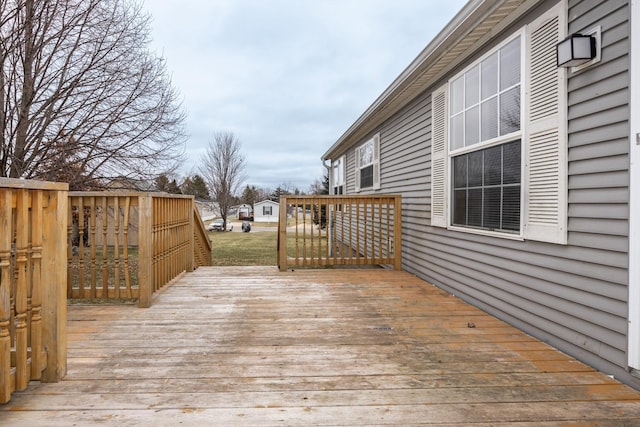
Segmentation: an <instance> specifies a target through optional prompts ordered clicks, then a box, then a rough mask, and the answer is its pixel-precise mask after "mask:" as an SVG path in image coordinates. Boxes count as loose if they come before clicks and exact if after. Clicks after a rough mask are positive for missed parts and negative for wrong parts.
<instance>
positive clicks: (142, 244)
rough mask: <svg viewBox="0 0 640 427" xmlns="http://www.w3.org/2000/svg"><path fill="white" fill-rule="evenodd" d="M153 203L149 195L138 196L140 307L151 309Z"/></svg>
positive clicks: (152, 286) (152, 289)
mask: <svg viewBox="0 0 640 427" xmlns="http://www.w3.org/2000/svg"><path fill="white" fill-rule="evenodd" d="M152 201H153V198H152V197H151V195H149V194H141V195H139V196H138V209H139V214H138V215H139V216H138V218H139V224H138V287H139V292H140V295H139V297H138V307H140V308H148V307H151V297H152V296H153V291H154V285H153V280H154V279H153V243H152V242H153V236H152V232H153V230H152V222H151V220H152Z"/></svg>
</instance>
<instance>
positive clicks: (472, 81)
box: [464, 65, 480, 108]
mask: <svg viewBox="0 0 640 427" xmlns="http://www.w3.org/2000/svg"><path fill="white" fill-rule="evenodd" d="M464 77H465V82H464V106H465V108H469V107H473V106H474V105H476V104H477V103H478V102H479V99H478V97H479V96H480V91H479V90H478V89H479V87H480V67H479V66H478V65H476V66H475V67H473V68H472V69H470V70H469V71H467V72H466V73H465V76H464Z"/></svg>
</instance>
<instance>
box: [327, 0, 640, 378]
mask: <svg viewBox="0 0 640 427" xmlns="http://www.w3.org/2000/svg"><path fill="white" fill-rule="evenodd" d="M578 34H581V35H583V36H584V35H590V36H591V37H592V39H593V42H594V44H595V49H593V51H592V52H589V50H591V49H587V53H588V54H589V58H588V59H587V62H586V63H583V64H576V63H573V64H570V65H571V66H563V64H562V61H561V60H558V58H557V56H556V55H557V53H564V52H565V50H563V49H562V48H557V45H558V44H559V43H560V42H561V41H563V40H567V39H569V37H568V36H569V35H578ZM566 52H568V53H571V52H572V49H567V50H566ZM322 159H323V161H325V162H327V161H330V162H331V168H332V170H331V174H330V175H331V176H330V181H331V182H330V188H331V189H332V193H334V194H346V195H351V194H364V195H366V194H385V193H387V194H400V195H402V200H403V205H402V218H401V221H402V234H403V240H402V242H403V247H402V254H403V261H402V266H403V269H404V270H406V271H408V272H411V273H413V274H415V275H417V276H419V277H421V278H424V279H425V280H427V281H429V282H431V283H433V284H434V285H437V286H439V287H441V288H442V289H444V290H446V291H448V292H450V293H453V294H455V295H456V296H459V297H460V298H462V299H464V300H466V301H469V302H471V303H472V304H475V305H477V306H478V307H480V308H482V309H484V310H485V311H487V312H489V313H491V314H493V315H495V316H496V317H498V318H500V319H503V320H505V321H507V322H509V323H511V324H512V325H515V326H517V327H519V328H520V329H522V330H524V331H525V332H527V333H529V334H531V335H533V336H535V337H537V338H539V339H541V340H543V341H546V342H548V343H550V344H552V345H553V346H555V347H557V348H559V349H560V350H562V351H564V352H565V353H568V354H570V355H572V356H574V357H576V358H577V359H579V360H582V361H584V362H585V363H588V364H590V365H592V366H594V367H595V368H597V369H599V370H601V371H603V372H605V373H607V374H610V375H614V376H615V377H616V378H618V379H620V380H622V381H624V382H626V383H628V384H630V385H632V386H634V387H636V388H640V2H632V1H630V0H618V1H607V2H603V1H592V0H582V1H581V0H570V1H566V0H471V1H469V2H468V3H467V4H466V5H465V6H464V8H463V9H462V10H461V11H460V12H459V13H458V14H457V15H456V16H455V17H454V18H453V19H452V21H451V22H450V23H448V24H447V25H446V27H445V28H444V29H443V30H442V31H441V32H440V33H439V34H438V35H437V36H436V37H435V39H434V40H433V41H432V42H431V43H429V44H428V45H427V46H426V48H425V49H424V50H423V51H422V52H421V53H420V54H419V55H418V57H417V58H416V59H415V60H414V61H413V62H412V63H411V64H409V66H408V67H407V68H406V69H405V70H404V71H403V72H402V73H401V74H400V75H399V76H398V77H397V78H396V79H395V80H394V81H393V82H392V83H391V84H390V86H389V87H388V88H387V89H386V90H385V91H384V92H383V93H382V94H381V95H380V96H379V97H378V98H377V99H376V101H375V102H374V103H373V104H372V105H371V106H370V107H369V108H368V109H366V110H365V111H364V113H363V114H362V116H360V117H359V118H358V119H357V120H356V121H355V122H354V123H353V124H352V125H351V126H350V127H349V128H348V129H347V131H346V132H345V133H344V134H343V135H342V136H341V137H340V138H339V139H338V140H337V141H336V142H335V143H334V144H333V146H331V147H330V148H329V149H328V150H327V151H326V153H325V154H324V155H323V156H322Z"/></svg>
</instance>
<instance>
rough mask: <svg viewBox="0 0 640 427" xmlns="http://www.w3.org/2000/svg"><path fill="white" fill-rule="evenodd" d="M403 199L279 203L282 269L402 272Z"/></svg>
mask: <svg viewBox="0 0 640 427" xmlns="http://www.w3.org/2000/svg"><path fill="white" fill-rule="evenodd" d="M401 218H402V200H401V197H400V196H395V195H385V196H295V197H292V196H284V197H281V198H280V216H279V223H278V265H279V268H280V270H282V271H283V270H286V269H287V268H292V267H314V268H317V267H323V266H336V265H391V266H393V268H395V269H396V270H400V269H402V233H401V231H402V230H401V225H402V224H401V223H400V219H401Z"/></svg>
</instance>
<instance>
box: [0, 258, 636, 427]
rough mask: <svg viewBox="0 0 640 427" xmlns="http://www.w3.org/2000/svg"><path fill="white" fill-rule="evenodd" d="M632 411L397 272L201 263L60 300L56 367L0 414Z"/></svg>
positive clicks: (542, 349)
mask: <svg viewBox="0 0 640 427" xmlns="http://www.w3.org/2000/svg"><path fill="white" fill-rule="evenodd" d="M99 423H102V424H105V425H119V426H121V425H132V426H137V425H154V426H164V425H167V426H169V425H170V426H175V425H178V424H182V425H225V426H230V425H405V426H406V425H412V424H426V425H437V424H449V425H474V426H489V425H491V426H499V425H518V426H544V425H610V426H624V425H628V426H638V425H640V392H637V391H634V390H632V389H630V388H628V387H626V386H624V385H621V384H620V383H618V382H616V381H614V380H612V379H610V378H609V377H607V376H605V375H602V374H599V373H597V372H594V371H593V370H592V369H590V368H589V367H587V366H585V365H584V364H582V363H579V362H577V361H575V360H573V359H571V358H569V357H567V356H565V355H563V354H561V353H560V352H558V351H556V350H554V349H552V348H550V347H549V346H547V345H545V344H543V343H541V342H540V341H537V340H535V339H532V338H531V337H529V336H527V335H525V334H524V333H522V332H520V331H518V330H517V329H514V328H512V327H510V326H508V325H506V324H505V323H503V322H501V321H498V320H496V319H494V318H492V317H491V316H488V315H486V314H484V313H483V312H481V311H480V310H478V309H476V308H473V307H471V306H469V305H467V304H465V303H463V302H461V301H460V300H458V299H457V298H455V297H453V296H450V295H448V294H446V293H444V292H442V291H440V290H438V289H437V288H435V287H432V286H430V285H429V284H427V283H425V282H423V281H421V280H419V279H417V278H415V277H413V276H411V275H409V274H407V273H404V272H396V271H390V270H381V269H359V270H313V271H295V272H291V271H289V272H284V273H281V272H278V271H277V268H276V267H224V268H211V267H205V268H199V269H198V270H196V272H194V273H190V274H187V275H185V276H183V277H182V278H181V279H179V280H178V281H177V283H175V284H173V285H172V286H169V287H168V288H167V289H165V290H164V291H163V292H161V293H160V294H159V295H158V296H157V297H156V298H155V300H154V302H153V305H152V307H151V308H148V309H139V308H137V307H135V306H77V305H72V306H70V307H69V320H68V373H67V376H66V379H65V380H64V381H62V382H60V383H56V384H39V383H33V384H31V385H30V386H29V388H28V389H27V390H26V391H23V392H18V393H16V394H14V396H13V398H12V400H11V402H10V403H8V404H6V405H0V425H2V426H28V425H34V426H35V425H48V426H50V425H64V426H68V425H77V426H83V425H94V424H99Z"/></svg>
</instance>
